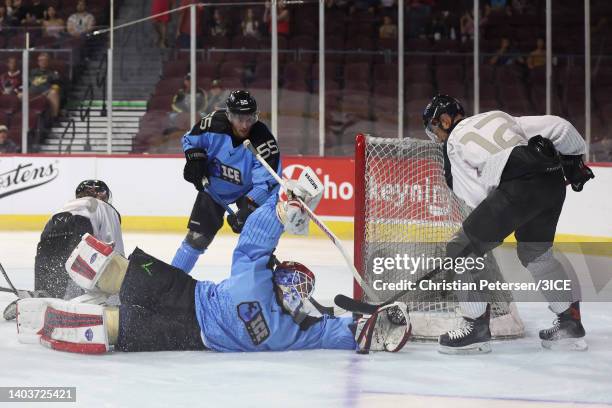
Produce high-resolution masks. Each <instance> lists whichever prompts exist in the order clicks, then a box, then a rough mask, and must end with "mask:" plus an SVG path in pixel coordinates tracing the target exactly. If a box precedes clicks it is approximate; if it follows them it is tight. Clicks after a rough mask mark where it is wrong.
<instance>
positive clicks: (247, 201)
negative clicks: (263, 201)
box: [227, 196, 258, 234]
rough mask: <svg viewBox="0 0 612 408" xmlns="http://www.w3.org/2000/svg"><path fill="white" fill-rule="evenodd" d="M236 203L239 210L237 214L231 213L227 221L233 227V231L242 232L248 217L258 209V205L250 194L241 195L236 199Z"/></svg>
mask: <svg viewBox="0 0 612 408" xmlns="http://www.w3.org/2000/svg"><path fill="white" fill-rule="evenodd" d="M236 205H237V206H238V212H236V214H229V215H228V216H227V223H228V224H229V225H230V227H232V231H234V232H235V233H236V234H240V233H241V232H242V228H243V227H244V224H245V223H246V220H247V218H248V217H249V215H251V213H252V212H253V211H255V210H256V209H257V207H258V205H257V204H256V203H255V201H253V200H251V198H250V197H248V196H243V197H240V198H239V199H238V201H236Z"/></svg>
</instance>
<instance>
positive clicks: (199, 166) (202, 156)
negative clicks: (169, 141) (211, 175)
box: [183, 148, 208, 191]
mask: <svg viewBox="0 0 612 408" xmlns="http://www.w3.org/2000/svg"><path fill="white" fill-rule="evenodd" d="M185 158H186V159H187V163H185V168H184V169H183V178H184V179H185V180H187V181H188V182H190V183H193V185H194V186H195V188H196V190H198V191H202V188H203V187H202V178H203V177H205V176H207V171H206V165H207V159H208V155H207V154H206V150H203V149H196V148H194V149H188V150H186V151H185Z"/></svg>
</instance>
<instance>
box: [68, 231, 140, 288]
mask: <svg viewBox="0 0 612 408" xmlns="http://www.w3.org/2000/svg"><path fill="white" fill-rule="evenodd" d="M127 262H128V261H127V259H125V258H124V257H123V256H121V255H120V254H118V253H116V252H115V251H114V249H113V245H111V244H108V243H106V242H102V241H100V240H99V239H97V238H96V237H94V236H93V235H91V234H85V235H83V237H82V238H81V242H80V243H79V245H77V247H76V248H75V249H74V250H73V251H72V253H71V254H70V256H69V257H68V260H67V261H66V271H67V272H68V275H69V276H70V278H72V280H73V281H74V282H75V283H76V284H77V285H79V286H80V287H81V288H83V289H85V290H87V291H92V292H99V291H100V289H99V288H98V287H97V286H96V283H97V282H98V280H100V277H101V276H102V274H103V273H107V272H110V271H115V270H117V269H121V268H127ZM106 293H108V294H114V293H116V291H111V292H106Z"/></svg>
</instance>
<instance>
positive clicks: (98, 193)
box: [75, 180, 112, 203]
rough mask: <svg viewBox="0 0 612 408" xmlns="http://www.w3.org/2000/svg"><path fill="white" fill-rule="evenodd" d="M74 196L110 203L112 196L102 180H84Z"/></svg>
mask: <svg viewBox="0 0 612 408" xmlns="http://www.w3.org/2000/svg"><path fill="white" fill-rule="evenodd" d="M75 196H76V198H81V197H94V198H98V199H100V200H102V201H106V202H107V203H110V201H111V197H112V194H111V191H110V188H108V186H107V185H106V183H105V182H103V181H102V180H85V181H81V182H80V183H79V185H78V186H77V188H76V191H75Z"/></svg>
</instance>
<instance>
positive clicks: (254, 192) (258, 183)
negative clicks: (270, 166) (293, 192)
mask: <svg viewBox="0 0 612 408" xmlns="http://www.w3.org/2000/svg"><path fill="white" fill-rule="evenodd" d="M281 169H282V166H281V162H280V159H279V161H278V168H277V169H276V173H277V174H278V175H281ZM252 181H253V187H252V188H251V190H249V192H248V193H247V194H246V195H247V196H248V197H249V198H250V199H251V200H253V201H254V202H255V203H256V204H257V205H261V204H262V203H263V202H265V201H266V200H267V199H268V197H269V196H270V194H271V193H272V192H276V190H277V189H276V186H277V185H278V182H277V181H276V180H275V179H274V177H273V176H272V175H271V174H270V172H269V171H268V170H267V169H266V168H265V167H264V166H263V165H262V164H261V163H260V162H259V160H257V158H256V157H255V156H253V177H252Z"/></svg>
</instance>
